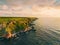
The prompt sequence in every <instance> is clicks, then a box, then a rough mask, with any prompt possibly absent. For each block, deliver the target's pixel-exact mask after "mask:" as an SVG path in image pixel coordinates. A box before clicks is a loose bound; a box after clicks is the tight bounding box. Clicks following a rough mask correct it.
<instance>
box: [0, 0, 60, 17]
mask: <svg viewBox="0 0 60 45" xmlns="http://www.w3.org/2000/svg"><path fill="white" fill-rule="evenodd" d="M0 16H16V17H60V0H0Z"/></svg>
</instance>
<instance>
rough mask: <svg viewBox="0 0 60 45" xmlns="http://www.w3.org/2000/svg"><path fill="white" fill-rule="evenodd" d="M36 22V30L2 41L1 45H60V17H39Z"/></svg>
mask: <svg viewBox="0 0 60 45" xmlns="http://www.w3.org/2000/svg"><path fill="white" fill-rule="evenodd" d="M34 24H35V25H34V27H35V29H36V32H34V31H31V32H29V33H27V34H24V35H22V36H20V37H17V38H18V39H15V40H11V41H6V40H4V41H0V45H60V18H38V19H37V20H36V21H34Z"/></svg>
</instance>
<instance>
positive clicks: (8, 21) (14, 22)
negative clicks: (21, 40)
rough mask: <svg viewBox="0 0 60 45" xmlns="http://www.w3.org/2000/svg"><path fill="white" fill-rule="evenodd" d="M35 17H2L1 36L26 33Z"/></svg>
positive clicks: (0, 24) (0, 22) (0, 18)
mask: <svg viewBox="0 0 60 45" xmlns="http://www.w3.org/2000/svg"><path fill="white" fill-rule="evenodd" d="M35 19H36V18H35V17H0V36H5V35H6V34H13V33H16V32H19V31H24V30H25V29H26V28H28V27H29V26H30V23H31V22H33V21H34V20H35Z"/></svg>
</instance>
